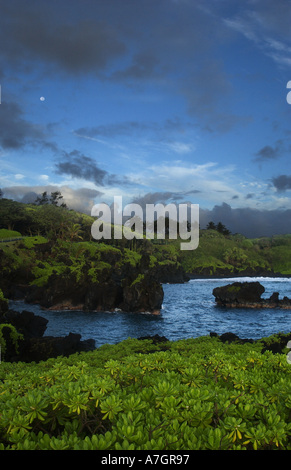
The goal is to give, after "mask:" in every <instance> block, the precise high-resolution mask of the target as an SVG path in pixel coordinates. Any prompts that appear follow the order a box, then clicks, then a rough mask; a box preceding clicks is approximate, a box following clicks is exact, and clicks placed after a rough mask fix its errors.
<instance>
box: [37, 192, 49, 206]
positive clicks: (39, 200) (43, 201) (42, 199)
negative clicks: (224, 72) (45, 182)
mask: <svg viewBox="0 0 291 470" xmlns="http://www.w3.org/2000/svg"><path fill="white" fill-rule="evenodd" d="M48 203H49V198H48V195H47V192H46V191H44V192H43V193H42V194H41V195H40V196H37V198H36V200H35V204H36V205H37V206H43V205H45V204H48Z"/></svg>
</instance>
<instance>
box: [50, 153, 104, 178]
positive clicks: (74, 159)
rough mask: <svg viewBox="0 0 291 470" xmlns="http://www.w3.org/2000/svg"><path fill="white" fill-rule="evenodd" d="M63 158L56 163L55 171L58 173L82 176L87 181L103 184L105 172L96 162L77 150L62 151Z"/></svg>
mask: <svg viewBox="0 0 291 470" xmlns="http://www.w3.org/2000/svg"><path fill="white" fill-rule="evenodd" d="M64 155H65V160H64V161H61V162H59V163H56V173H57V174H60V175H63V174H65V175H70V176H72V177H73V178H82V179H85V180H87V181H93V182H94V183H95V184H96V185H97V186H103V185H104V178H105V176H106V175H107V172H106V171H104V170H101V168H99V167H98V166H97V165H96V162H95V161H94V160H93V159H92V158H90V157H86V156H85V155H83V154H82V153H80V152H79V151H78V150H73V151H72V152H70V153H67V152H64Z"/></svg>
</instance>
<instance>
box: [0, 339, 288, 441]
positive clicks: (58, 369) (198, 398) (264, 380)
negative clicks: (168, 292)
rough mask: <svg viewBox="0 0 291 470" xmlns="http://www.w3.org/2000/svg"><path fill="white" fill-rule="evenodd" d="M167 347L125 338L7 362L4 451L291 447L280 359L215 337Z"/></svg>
mask: <svg viewBox="0 0 291 470" xmlns="http://www.w3.org/2000/svg"><path fill="white" fill-rule="evenodd" d="M164 347H165V344H163V348H164ZM167 348H168V349H167V350H165V351H164V350H163V351H159V345H156V344H155V345H154V344H153V343H152V342H151V341H150V340H143V341H141V340H134V339H130V338H129V339H128V340H126V341H123V342H121V343H119V344H117V345H104V346H102V347H100V348H99V349H97V350H96V351H94V352H87V353H80V354H75V355H72V356H69V357H67V358H64V357H60V358H57V359H50V360H48V361H46V362H42V363H39V364H35V363H31V364H24V363H14V364H12V363H11V364H10V363H5V362H2V363H1V366H0V414H1V419H0V449H2V450H10V449H11V450H13V449H18V450H45V449H48V450H49V449H50V450H52V449H55V450H68V449H75V450H188V449H189V450H190V449H195V450H198V449H208V450H219V449H220V450H240V449H255V450H256V449H258V450H269V449H272V450H273V449H279V450H290V448H291V426H290V416H291V399H290V396H291V393H290V392H291V386H290V384H291V380H290V379H291V368H290V365H289V364H288V363H287V360H286V356H285V355H284V354H272V353H270V352H268V351H267V352H265V353H261V349H262V344H261V343H260V342H257V343H253V344H250V343H249V344H248V343H246V344H243V345H241V344H237V345H235V344H226V343H221V342H219V340H217V338H212V337H201V338H197V339H188V340H181V341H177V342H169V343H167ZM153 350H154V351H153ZM149 353H150V354H149Z"/></svg>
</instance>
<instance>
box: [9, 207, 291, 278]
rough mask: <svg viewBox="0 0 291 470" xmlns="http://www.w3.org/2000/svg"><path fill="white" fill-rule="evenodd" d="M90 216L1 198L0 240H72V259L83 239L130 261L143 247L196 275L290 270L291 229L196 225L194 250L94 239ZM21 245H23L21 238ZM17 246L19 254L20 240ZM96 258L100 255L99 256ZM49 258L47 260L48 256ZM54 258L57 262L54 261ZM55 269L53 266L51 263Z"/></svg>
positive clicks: (165, 243) (171, 243)
mask: <svg viewBox="0 0 291 470" xmlns="http://www.w3.org/2000/svg"><path fill="white" fill-rule="evenodd" d="M94 220H95V219H94V218H92V217H90V216H88V215H85V214H81V213H78V212H75V211H72V210H68V209H66V208H63V207H57V206H54V205H49V204H47V205H43V206H36V205H31V204H21V203H17V202H15V201H11V200H9V199H2V200H0V241H1V240H2V241H3V239H4V240H5V239H10V238H15V237H16V236H17V237H19V236H23V237H30V238H26V239H25V240H24V246H25V248H29V247H30V244H31V245H32V246H33V245H34V244H35V243H40V242H43V241H44V240H47V241H50V242H52V243H53V244H54V245H55V246H56V248H55V249H56V250H60V246H63V247H66V249H65V251H66V250H67V249H68V247H69V246H70V245H72V244H74V245H75V244H76V246H75V248H70V255H69V256H70V257H71V261H73V263H74V262H75V261H76V260H75V261H74V260H72V256H73V253H74V252H75V253H77V254H78V255H79V249H81V248H82V247H83V248H84V247H85V245H83V246H82V245H80V243H85V242H86V243H87V245H86V247H85V251H86V250H88V249H89V251H90V253H92V250H93V251H94V250H97V251H100V250H103V251H104V250H107V249H108V250H109V249H110V248H109V247H112V248H115V249H117V250H121V252H122V256H123V257H125V258H127V257H128V260H129V262H136V260H137V259H138V258H140V257H141V255H142V254H144V253H147V254H148V255H149V256H150V257H151V260H152V263H153V264H154V263H158V264H159V265H160V266H163V265H164V264H166V265H168V266H170V265H172V266H177V267H181V266H182V267H183V268H184V270H185V271H186V272H187V273H188V274H189V275H195V276H199V275H201V276H211V275H214V276H215V275H220V276H223V275H239V274H240V273H241V274H249V275H256V274H262V275H268V274H270V275H272V274H273V273H280V274H282V275H291V235H288V234H287V235H278V236H273V237H262V238H256V239H247V238H246V237H244V236H242V235H239V234H236V235H232V234H228V233H226V234H223V233H220V232H218V231H217V230H212V229H208V230H206V229H205V230H200V236H199V246H198V248H197V249H196V250H193V251H181V250H180V240H146V239H145V238H144V239H143V240H135V239H134V240H132V241H129V240H126V239H125V238H123V239H122V240H114V239H112V240H104V241H100V242H98V241H96V240H93V239H92V236H91V226H92V223H93V222H94ZM38 237H43V238H38ZM29 240H30V241H29ZM15 243H16V242H15ZM69 244H70V245H69ZM11 245H12V244H11ZM16 246H17V243H16V244H15V247H16ZM98 246H99V248H98ZM20 247H23V244H22V245H20ZM89 247H90V248H89ZM0 248H2V250H3V251H4V252H5V253H6V252H7V253H9V252H10V255H11V252H12V251H13V248H12V247H11V246H10V245H9V247H8V245H7V246H6V247H5V243H1V244H0ZM17 251H18V254H19V245H18V249H17ZM133 253H135V254H133ZM98 256H99V255H98ZM14 258H15V253H14ZM101 258H102V257H100V256H99V260H100V262H102V259H101ZM81 259H82V257H81ZM49 262H50V263H51V260H50V261H49ZM53 264H55V265H57V264H56V263H54V262H53ZM92 268H93V266H92ZM42 269H44V268H42ZM55 269H56V270H57V267H56V266H55Z"/></svg>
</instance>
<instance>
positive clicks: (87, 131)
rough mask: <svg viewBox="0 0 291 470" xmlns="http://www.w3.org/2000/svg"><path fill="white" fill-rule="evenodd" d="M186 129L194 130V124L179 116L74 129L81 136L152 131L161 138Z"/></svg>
mask: <svg viewBox="0 0 291 470" xmlns="http://www.w3.org/2000/svg"><path fill="white" fill-rule="evenodd" d="M186 131H192V132H193V124H191V123H189V122H182V121H181V120H180V119H178V118H174V119H166V120H165V121H164V122H161V123H158V122H155V121H152V122H149V121H147V122H141V121H123V122H116V123H111V124H106V125H99V126H93V127H80V128H79V129H76V130H74V134H75V135H77V136H79V137H100V136H102V137H108V138H111V137H116V136H132V135H133V134H138V133H142V134H143V135H144V134H145V133H152V134H155V135H156V136H159V138H163V136H168V135H169V133H171V135H173V133H174V132H175V133H177V134H185V132H186Z"/></svg>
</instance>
